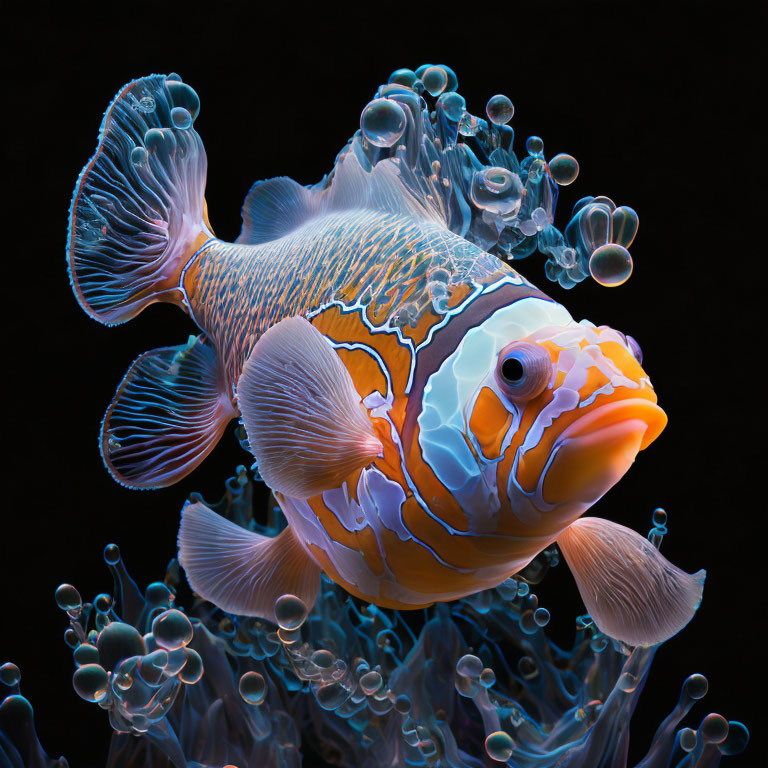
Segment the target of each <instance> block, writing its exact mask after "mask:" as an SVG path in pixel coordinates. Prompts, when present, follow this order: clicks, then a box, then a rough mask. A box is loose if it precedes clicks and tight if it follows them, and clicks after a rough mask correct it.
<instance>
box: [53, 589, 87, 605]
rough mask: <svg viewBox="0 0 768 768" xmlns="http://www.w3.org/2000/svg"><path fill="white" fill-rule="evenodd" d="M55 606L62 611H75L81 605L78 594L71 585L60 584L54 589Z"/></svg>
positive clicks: (81, 601)
mask: <svg viewBox="0 0 768 768" xmlns="http://www.w3.org/2000/svg"><path fill="white" fill-rule="evenodd" d="M56 605H58V606H59V608H61V610H62V611H76V610H77V609H78V608H81V607H82V605H83V600H82V598H81V597H80V593H79V592H78V591H77V590H76V589H75V588H74V587H73V586H72V585H71V584H61V585H60V586H59V587H58V588H57V589H56Z"/></svg>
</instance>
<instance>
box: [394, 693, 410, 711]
mask: <svg viewBox="0 0 768 768" xmlns="http://www.w3.org/2000/svg"><path fill="white" fill-rule="evenodd" d="M411 706H412V705H411V700H410V699H409V698H408V696H398V697H397V698H396V699H395V709H396V710H397V711H398V712H399V713H400V714H401V715H407V714H408V713H409V712H410V711H411Z"/></svg>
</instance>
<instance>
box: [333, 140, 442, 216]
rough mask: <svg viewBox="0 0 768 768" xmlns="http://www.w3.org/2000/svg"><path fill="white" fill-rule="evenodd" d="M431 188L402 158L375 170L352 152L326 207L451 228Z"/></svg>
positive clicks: (386, 161) (338, 172) (343, 161)
mask: <svg viewBox="0 0 768 768" xmlns="http://www.w3.org/2000/svg"><path fill="white" fill-rule="evenodd" d="M353 147H354V145H353ZM363 163H365V165H366V166H368V169H367V168H366V167H364V165H363ZM429 187H430V185H429V184H428V183H425V182H424V180H423V179H421V178H420V177H419V176H418V175H417V174H415V173H414V172H413V170H412V169H411V168H409V167H408V165H407V163H405V162H404V160H403V159H402V158H398V157H394V158H385V159H383V160H380V161H379V162H378V163H376V165H374V166H373V167H372V168H371V167H370V164H369V163H368V161H367V159H366V158H365V157H363V159H362V162H361V159H360V157H359V156H358V154H357V153H356V152H355V151H354V149H350V151H348V152H347V153H346V154H345V155H344V156H343V157H341V158H340V159H339V160H338V161H337V163H336V167H335V169H334V174H333V179H332V181H331V185H330V187H329V188H328V189H327V190H326V191H325V192H324V194H323V205H324V208H325V209H326V210H329V211H330V210H347V209H350V208H371V209H373V210H378V211H386V212H387V213H397V214H401V215H404V216H409V217H412V218H417V219H432V220H433V221H435V222H437V223H439V224H440V225H442V226H447V214H446V212H445V211H444V210H443V207H442V205H441V202H442V198H441V197H440V196H439V195H438V194H434V193H433V191H432V190H431V189H430V188H429Z"/></svg>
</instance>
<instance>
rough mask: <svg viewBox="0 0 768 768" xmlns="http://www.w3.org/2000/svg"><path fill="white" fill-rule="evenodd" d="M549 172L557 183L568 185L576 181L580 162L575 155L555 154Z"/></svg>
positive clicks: (562, 185) (563, 185)
mask: <svg viewBox="0 0 768 768" xmlns="http://www.w3.org/2000/svg"><path fill="white" fill-rule="evenodd" d="M549 172H550V173H551V174H552V179H553V180H554V181H555V183H556V184H559V185H560V186H561V187H566V186H568V185H569V184H573V182H574V181H576V177H577V176H578V175H579V163H578V161H577V160H576V158H575V157H573V155H566V154H559V155H555V156H554V157H553V158H552V159H551V160H550V161H549Z"/></svg>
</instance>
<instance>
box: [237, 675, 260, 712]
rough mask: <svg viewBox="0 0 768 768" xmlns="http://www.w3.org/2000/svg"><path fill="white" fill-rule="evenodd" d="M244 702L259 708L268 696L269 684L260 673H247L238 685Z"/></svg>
mask: <svg viewBox="0 0 768 768" xmlns="http://www.w3.org/2000/svg"><path fill="white" fill-rule="evenodd" d="M238 690H239V691H240V695H241V696H242V697H243V701H245V702H246V703H248V704H253V705H254V706H258V705H259V704H261V703H262V702H263V701H264V699H265V698H266V695H267V683H266V681H265V680H264V677H263V676H262V675H260V674H259V673H258V672H246V673H245V674H244V675H243V676H242V677H241V678H240V682H239V684H238Z"/></svg>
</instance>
